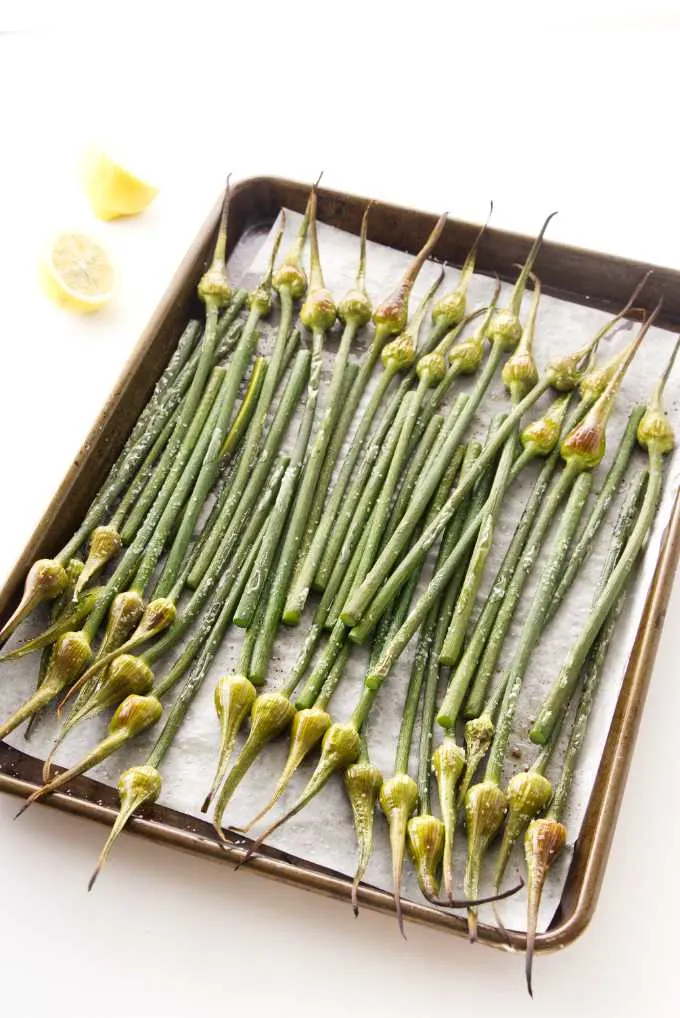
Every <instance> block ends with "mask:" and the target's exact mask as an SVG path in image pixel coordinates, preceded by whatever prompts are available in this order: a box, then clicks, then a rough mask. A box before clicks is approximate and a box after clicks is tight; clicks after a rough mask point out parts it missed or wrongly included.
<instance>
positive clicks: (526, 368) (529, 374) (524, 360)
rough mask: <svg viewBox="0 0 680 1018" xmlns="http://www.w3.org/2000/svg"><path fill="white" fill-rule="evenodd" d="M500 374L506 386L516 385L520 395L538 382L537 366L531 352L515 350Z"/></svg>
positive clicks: (524, 393)
mask: <svg viewBox="0 0 680 1018" xmlns="http://www.w3.org/2000/svg"><path fill="white" fill-rule="evenodd" d="M501 376H502V378H503V383H504V385H505V386H506V388H507V389H511V388H513V387H516V388H517V389H518V390H519V395H520V397H522V396H526V394H527V393H528V392H530V390H531V389H533V387H534V386H535V385H536V383H537V382H538V368H537V367H536V362H535V360H534V358H533V357H532V355H531V353H529V352H528V351H517V353H515V354H513V355H512V357H510V358H509V359H508V360H507V361H506V362H505V364H504V365H503V370H502V372H501Z"/></svg>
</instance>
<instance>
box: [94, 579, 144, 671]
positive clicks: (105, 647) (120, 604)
mask: <svg viewBox="0 0 680 1018" xmlns="http://www.w3.org/2000/svg"><path fill="white" fill-rule="evenodd" d="M143 615H144V598H143V597H142V595H141V594H139V593H137V591H135V590H124V591H122V592H121V593H120V594H117V595H116V597H114V599H113V603H112V604H111V607H110V608H109V616H108V619H107V622H106V632H105V633H104V639H103V640H102V644H101V647H100V648H99V651H98V655H97V656H98V657H103V656H104V654H107V653H109V652H110V651H112V650H116V649H117V648H118V647H120V645H121V644H122V643H124V642H125V641H126V640H127V639H128V637H129V636H131V635H132V633H133V632H134V630H135V629H136V628H137V626H138V625H139V623H140V620H141V618H142V616H143Z"/></svg>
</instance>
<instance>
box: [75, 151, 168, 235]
mask: <svg viewBox="0 0 680 1018" xmlns="http://www.w3.org/2000/svg"><path fill="white" fill-rule="evenodd" d="M83 176H84V185H85V192H86V194H87V196H88V198H89V199H90V202H91V204H92V208H93V210H94V214H95V215H96V216H97V217H98V218H99V219H105V220H108V219H116V218H117V217H118V216H135V215H137V213H138V212H143V211H144V209H145V208H147V206H148V205H150V204H151V202H152V201H153V200H154V198H155V197H156V195H157V194H158V188H156V187H152V186H151V184H147V183H146V182H145V181H143V180H140V178H139V177H136V176H135V175H134V174H133V173H130V171H129V170H126V169H124V168H123V167H122V166H120V165H119V164H118V163H116V162H114V160H113V159H111V157H110V156H108V155H106V153H105V152H101V151H99V150H97V151H92V152H90V153H89V155H88V156H87V157H86V159H85V165H84V173H83Z"/></svg>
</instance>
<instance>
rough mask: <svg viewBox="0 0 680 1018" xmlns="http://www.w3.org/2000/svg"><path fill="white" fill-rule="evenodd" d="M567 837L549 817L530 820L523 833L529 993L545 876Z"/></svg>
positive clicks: (563, 830) (531, 991)
mask: <svg viewBox="0 0 680 1018" xmlns="http://www.w3.org/2000/svg"><path fill="white" fill-rule="evenodd" d="M566 840H567V831H566V828H565V827H564V825H563V824H561V823H560V822H559V821H558V820H554V819H552V818H550V817H546V818H545V819H539V820H532V821H531V823H530V824H529V827H528V828H527V832H526V834H525V835H524V857H525V859H526V865H527V889H528V902H527V950H526V962H525V971H526V980H527V989H528V991H529V994H530V996H532V997H533V987H532V968H533V958H534V947H535V944H536V931H537V927H538V910H539V907H540V904H541V898H542V896H543V887H544V885H545V880H546V877H547V875H548V872H549V870H550V867H551V866H552V865H553V863H554V862H555V860H556V859H557V857H558V856H559V854H560V852H561V851H562V849H563V848H564V845H565V843H566Z"/></svg>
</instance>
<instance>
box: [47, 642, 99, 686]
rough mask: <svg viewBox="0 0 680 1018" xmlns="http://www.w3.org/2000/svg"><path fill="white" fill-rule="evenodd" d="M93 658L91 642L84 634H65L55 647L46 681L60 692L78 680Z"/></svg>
mask: <svg viewBox="0 0 680 1018" xmlns="http://www.w3.org/2000/svg"><path fill="white" fill-rule="evenodd" d="M91 658H92V649H91V647H90V641H89V640H88V639H87V637H86V636H85V634H84V633H83V632H81V631H80V630H78V631H75V632H70V633H64V635H63V636H60V637H59V639H58V640H57V642H56V643H55V645H54V652H53V654H52V656H51V658H50V662H49V665H48V668H47V675H46V676H45V681H47V680H48V679H49V680H50V682H52V683H54V685H55V692H60V691H61V690H62V689H63V688H64V687H65V686H66V685H68V684H69V682H72V681H73V680H74V679H77V678H78V676H79V675H80V673H81V672H82V671H83V669H84V668H85V667H86V665H87V664H88V663H89V661H90V660H91Z"/></svg>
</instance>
